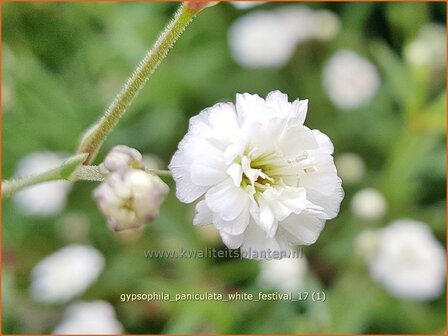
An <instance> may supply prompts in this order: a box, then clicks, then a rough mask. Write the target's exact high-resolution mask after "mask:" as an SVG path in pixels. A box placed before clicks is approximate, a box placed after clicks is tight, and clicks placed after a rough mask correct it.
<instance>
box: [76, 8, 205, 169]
mask: <svg viewBox="0 0 448 336" xmlns="http://www.w3.org/2000/svg"><path fill="white" fill-rule="evenodd" d="M197 12H198V11H195V10H193V9H191V8H189V6H186V5H185V3H184V4H182V5H181V7H180V8H179V10H178V11H177V12H176V14H175V15H174V18H173V19H172V20H171V22H170V23H169V24H168V26H167V27H166V28H165V30H164V31H163V32H162V34H161V35H160V36H159V38H158V40H157V42H156V43H155V44H154V46H153V48H152V49H151V50H150V51H149V52H148V53H147V54H146V56H145V57H144V58H143V60H142V61H141V62H140V64H139V65H138V66H137V68H136V69H135V71H134V72H133V74H132V75H131V77H129V79H128V80H127V82H126V84H125V85H124V86H123V88H122V89H121V91H120V92H119V93H118V95H117V96H116V98H115V99H114V101H113V102H112V104H111V105H110V106H109V107H108V109H107V110H106V112H105V114H104V115H103V116H102V117H101V119H100V120H99V121H98V122H97V123H96V124H94V125H93V126H92V127H91V128H90V129H89V130H87V132H86V133H85V134H84V136H83V138H82V140H81V143H80V145H79V147H78V150H77V152H78V153H88V155H89V156H88V158H87V160H86V162H85V164H91V163H92V162H93V161H94V159H95V157H96V154H97V153H98V150H99V148H100V147H101V145H102V143H103V142H104V140H105V139H106V137H107V136H108V134H109V133H110V132H111V131H112V130H113V129H114V127H115V126H116V125H117V123H118V122H119V120H120V119H121V117H122V116H123V114H124V113H125V112H126V109H127V108H128V107H129V105H130V104H131V102H132V100H133V99H134V98H135V97H136V96H137V94H138V93H139V91H140V90H141V89H142V88H143V86H144V85H145V83H146V81H147V80H148V79H149V78H150V77H151V75H152V74H153V73H154V71H155V70H156V68H157V67H158V65H159V64H160V62H161V61H162V60H163V59H164V58H165V57H166V56H167V54H168V52H169V50H170V49H171V48H172V46H173V45H174V43H175V42H176V41H177V39H178V38H179V37H180V35H181V34H182V32H183V31H184V30H185V28H186V27H187V26H188V24H189V23H190V22H191V21H192V19H193V17H194V16H195V15H196V14H197Z"/></svg>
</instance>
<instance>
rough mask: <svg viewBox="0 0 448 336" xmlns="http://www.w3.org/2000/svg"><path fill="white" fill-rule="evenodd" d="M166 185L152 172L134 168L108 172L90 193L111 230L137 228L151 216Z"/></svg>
mask: <svg viewBox="0 0 448 336" xmlns="http://www.w3.org/2000/svg"><path fill="white" fill-rule="evenodd" d="M168 190H169V188H168V186H167V185H166V184H165V183H164V182H163V181H162V180H161V179H160V178H159V177H158V176H155V175H151V174H148V173H146V172H145V171H143V170H138V169H126V170H121V171H118V172H113V173H111V174H110V175H109V176H108V177H107V178H106V180H105V181H104V182H103V183H101V185H100V186H99V187H98V188H97V189H96V190H95V192H94V197H95V199H96V201H97V203H98V206H99V208H100V209H101V211H102V212H103V214H104V215H105V216H106V217H107V221H108V226H109V228H110V229H111V230H113V231H121V230H126V229H131V228H138V227H140V226H142V225H143V224H145V223H146V222H149V221H152V220H154V219H155V218H156V217H157V216H158V214H159V209H160V206H161V204H162V203H163V201H164V199H165V196H166V194H167V193H168Z"/></svg>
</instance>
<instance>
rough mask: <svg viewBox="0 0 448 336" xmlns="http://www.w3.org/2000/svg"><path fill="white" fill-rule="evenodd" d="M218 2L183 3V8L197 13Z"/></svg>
mask: <svg viewBox="0 0 448 336" xmlns="http://www.w3.org/2000/svg"><path fill="white" fill-rule="evenodd" d="M218 3H219V1H185V2H184V4H185V7H187V8H189V9H191V10H192V11H193V12H195V13H199V12H200V11H201V10H203V9H205V8H208V7H212V6H215V5H217V4H218Z"/></svg>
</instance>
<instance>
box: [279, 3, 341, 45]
mask: <svg viewBox="0 0 448 336" xmlns="http://www.w3.org/2000/svg"><path fill="white" fill-rule="evenodd" d="M276 12H277V13H278V14H279V15H280V16H281V18H282V22H283V24H284V25H286V27H287V28H288V31H289V32H290V33H291V35H292V36H293V39H294V42H295V43H301V42H306V41H308V40H310V39H319V40H330V39H332V38H333V37H335V36H336V35H337V34H338V33H339V30H340V23H339V18H338V17H337V16H336V15H335V14H334V13H333V12H331V11H328V10H319V11H315V10H313V9H311V8H309V7H307V6H304V5H287V6H283V7H281V8H279V9H278V10H277V11H276Z"/></svg>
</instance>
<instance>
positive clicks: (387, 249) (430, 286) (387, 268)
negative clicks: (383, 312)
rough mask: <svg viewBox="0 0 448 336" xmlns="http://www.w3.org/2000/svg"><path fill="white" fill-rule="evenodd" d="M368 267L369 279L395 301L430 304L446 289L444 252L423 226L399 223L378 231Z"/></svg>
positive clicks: (413, 222)
mask: <svg viewBox="0 0 448 336" xmlns="http://www.w3.org/2000/svg"><path fill="white" fill-rule="evenodd" d="M368 266H369V271H370V274H371V276H372V278H373V279H374V280H376V281H377V282H379V283H381V284H382V285H383V286H384V287H385V288H386V289H387V290H388V291H389V292H390V293H391V294H392V295H394V296H396V297H398V298H402V299H408V300H422V301H426V300H433V299H436V298H437V297H439V296H440V295H441V294H442V293H443V292H444V289H445V284H446V283H445V276H446V251H445V248H444V247H443V246H442V245H441V244H440V243H439V241H438V240H437V239H435V237H434V236H433V234H432V232H431V230H430V228H429V227H428V226H427V225H426V224H425V223H422V222H418V221H415V220H411V219H402V220H397V221H395V222H393V223H391V224H390V225H389V226H388V227H385V228H383V229H381V230H379V231H378V233H377V246H376V251H375V253H374V254H371V255H370V256H369V257H368Z"/></svg>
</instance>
